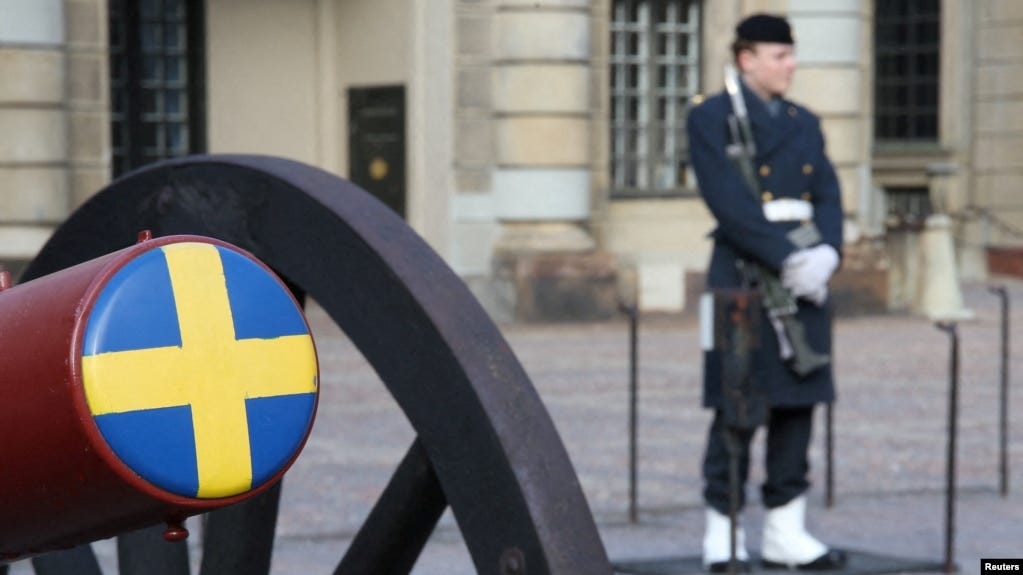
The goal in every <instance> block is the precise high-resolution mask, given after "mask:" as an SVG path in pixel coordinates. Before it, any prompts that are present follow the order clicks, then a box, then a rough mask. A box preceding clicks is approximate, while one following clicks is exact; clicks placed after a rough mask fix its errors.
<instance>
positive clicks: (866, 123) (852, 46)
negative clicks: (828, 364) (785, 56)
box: [788, 0, 889, 309]
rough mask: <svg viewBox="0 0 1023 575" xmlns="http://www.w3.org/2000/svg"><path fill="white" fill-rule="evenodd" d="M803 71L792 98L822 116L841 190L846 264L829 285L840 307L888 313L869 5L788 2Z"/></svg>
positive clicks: (853, 0)
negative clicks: (875, 174)
mask: <svg viewBox="0 0 1023 575" xmlns="http://www.w3.org/2000/svg"><path fill="white" fill-rule="evenodd" d="M788 15H789V19H790V21H791V23H792V27H793V34H794V35H795V37H796V53H797V58H798V60H799V69H798V70H797V72H796V79H795V83H794V85H793V87H792V90H791V92H790V96H791V97H792V99H793V100H795V101H797V102H801V103H804V104H806V105H807V106H808V107H809V108H810V109H811V110H813V111H814V112H815V113H817V114H818V115H820V117H821V125H822V127H823V130H824V136H825V138H826V139H827V151H828V155H829V156H830V158H831V161H832V163H833V164H834V165H835V170H836V172H837V173H838V179H839V182H840V183H841V186H842V204H843V208H844V210H845V242H846V245H845V248H844V254H845V259H844V263H843V265H842V270H841V271H840V273H839V274H838V276H836V278H835V279H834V281H833V282H832V284H831V285H832V294H833V296H834V299H835V300H836V301H837V302H839V305H845V306H847V307H861V308H862V307H866V308H871V309H873V308H878V307H880V308H883V307H885V306H886V305H887V302H888V299H889V288H888V272H887V266H886V262H885V257H884V252H883V246H880V245H877V242H876V240H875V239H872V238H871V237H870V236H871V235H872V234H873V233H875V232H877V231H878V230H873V229H871V228H872V227H874V225H875V224H874V223H873V222H872V221H871V220H872V218H871V216H872V211H873V210H874V209H876V207H875V204H877V201H878V198H877V196H876V193H875V191H874V190H873V188H872V185H871V177H870V168H871V145H872V140H873V134H872V133H871V126H873V113H874V111H873V104H872V103H873V100H874V98H873V82H872V78H873V76H872V74H873V69H872V66H871V65H870V61H871V60H870V58H871V54H872V52H871V49H870V45H871V42H872V40H871V38H872V30H873V17H872V12H871V2H868V1H866V0H828V1H827V2H822V1H820V0H789V1H788Z"/></svg>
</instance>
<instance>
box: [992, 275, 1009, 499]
mask: <svg viewBox="0 0 1023 575" xmlns="http://www.w3.org/2000/svg"><path fill="white" fill-rule="evenodd" d="M990 291H991V293H993V294H996V295H998V296H1000V297H1001V299H1002V366H1001V376H1002V381H1001V390H1000V391H1001V393H1000V394H999V422H998V444H999V445H998V454H999V457H998V470H999V482H998V490H999V492H1000V493H1001V494H1002V497H1008V495H1009V290H1008V289H1006V288H1005V286H997V287H993V288H990Z"/></svg>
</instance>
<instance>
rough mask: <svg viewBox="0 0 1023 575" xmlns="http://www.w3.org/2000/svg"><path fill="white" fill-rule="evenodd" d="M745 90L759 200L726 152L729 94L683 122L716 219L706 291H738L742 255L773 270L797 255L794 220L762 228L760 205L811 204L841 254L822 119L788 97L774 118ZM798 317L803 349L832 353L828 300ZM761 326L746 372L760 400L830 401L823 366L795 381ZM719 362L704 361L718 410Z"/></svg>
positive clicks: (837, 201)
mask: <svg viewBox="0 0 1023 575" xmlns="http://www.w3.org/2000/svg"><path fill="white" fill-rule="evenodd" d="M743 92H744V95H745V98H746V107H747V108H748V109H749V116H750V123H751V125H752V127H753V133H754V140H755V142H756V148H757V156H756V158H755V160H754V169H755V171H756V173H757V177H758V178H759V180H760V189H761V191H762V194H761V198H759V199H758V198H756V197H754V194H753V192H751V191H750V189H749V186H748V185H747V184H746V182H745V180H744V179H743V177H742V173H741V172H740V171H739V169H738V167H737V166H736V165H735V163H734V162H733V161H732V160H731V159H730V158H729V157H728V156H727V154H726V153H725V147H726V146H727V145H728V144H729V143H730V142H731V136H730V132H729V129H728V123H727V122H728V120H727V118H728V116H729V115H730V114H731V113H732V104H731V101H730V100H729V97H728V94H726V93H720V94H717V95H715V96H712V97H710V98H708V99H707V100H706V101H704V102H703V103H702V104H700V105H699V106H696V107H695V108H693V109H692V111H691V112H690V113H689V118H688V121H687V130H688V134H689V150H690V151H689V153H690V160H691V162H692V166H693V170H694V171H695V172H696V179H697V183H698V185H699V187H700V194H701V195H702V196H703V199H704V201H705V202H706V203H707V206H708V207H709V208H710V211H711V212H712V213H713V214H714V217H715V218H716V219H717V223H718V226H717V229H715V230H714V232H713V233H712V237H713V239H714V249H713V253H712V255H711V260H710V267H709V269H708V271H707V288H708V289H716V288H729V287H739V286H740V285H741V284H742V280H741V278H740V275H739V272H738V269H737V266H736V262H737V260H739V259H740V258H741V259H744V260H747V261H756V262H759V263H760V264H761V265H763V266H765V267H766V268H768V269H770V270H773V271H774V272H778V270H779V268H780V267H781V265H782V262H783V261H784V260H785V258H786V257H788V256H789V255H790V254H791V253H792V252H793V251H795V250H796V249H797V248H796V246H794V245H793V244H792V242H790V241H789V240H788V238H787V237H786V233H787V232H788V231H789V230H791V229H793V228H796V227H798V226H799V222H798V221H792V222H770V221H768V220H767V218H766V217H765V215H764V211H763V205H762V204H763V202H766V201H770V200H772V199H780V198H795V199H803V200H807V201H809V202H811V203H812V204H813V207H814V221H815V223H816V224H817V227H818V228H819V229H820V231H821V234H822V235H823V236H824V241H825V242H826V243H828V244H830V245H831V246H832V247H834V248H835V250H836V251H838V252H839V253H841V247H842V206H841V195H840V192H839V186H838V179H837V178H836V177H835V170H834V168H833V167H832V165H831V162H830V161H829V160H828V158H827V157H826V156H825V152H824V136H823V134H822V133H821V128H820V120H819V119H818V118H817V116H815V115H814V114H812V113H811V112H810V111H808V110H807V109H806V108H803V107H801V106H799V105H796V104H794V103H792V102H789V101H787V100H781V101H780V104H781V108H780V110H779V112H778V113H777V114H776V115H774V116H772V115H771V114H770V113H769V112H768V109H767V105H766V104H765V103H764V101H763V100H761V99H760V98H758V97H757V96H756V95H754V94H753V92H751V91H750V90H749V89H747V88H746V87H745V86H743ZM797 317H798V319H799V320H800V321H801V322H802V323H803V325H804V326H805V329H806V334H807V339H808V341H809V342H810V346H811V347H813V348H814V349H815V350H816V351H818V352H821V353H831V309H830V302H828V303H825V305H824V306H822V307H818V306H816V305H815V304H813V303H811V302H808V301H802V300H800V302H799V312H798V314H797ZM761 325H762V329H761V333H762V335H763V337H762V347H761V351H760V352H759V353H758V354H757V356H756V357H755V358H754V369H755V374H756V377H758V381H759V382H761V384H762V385H763V386H764V388H765V390H766V392H767V399H768V404H769V405H772V406H799V405H811V404H813V403H818V402H830V401H832V400H833V399H834V397H835V390H834V383H833V376H832V370H831V367H830V366H829V367H827V368H821V369H819V370H817V371H815V372H813V373H811V374H810V375H809V376H808V377H806V378H805V379H800V378H799V377H797V376H796V375H795V374H794V373H793V372H792V371H791V370H790V369H789V368H788V367H787V366H786V365H785V364H784V363H783V362H782V361H781V359H780V358H779V354H778V339H777V337H776V335H775V333H774V330H773V329H771V327H770V324H769V323H768V322H767V319H766V317H765V318H764V322H763V323H762V324H761ZM832 357H834V356H832ZM720 361H721V358H720V354H719V353H718V352H716V351H710V352H707V353H706V354H705V356H704V405H705V406H706V407H720V402H721V363H720Z"/></svg>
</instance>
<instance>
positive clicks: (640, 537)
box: [12, 280, 1023, 575]
mask: <svg viewBox="0 0 1023 575" xmlns="http://www.w3.org/2000/svg"><path fill="white" fill-rule="evenodd" d="M1002 283H1004V284H1005V285H1007V286H1008V287H1009V290H1010V294H1011V295H1012V297H1013V298H1014V300H1015V301H1020V300H1023V282H1018V281H1013V280H1006V281H1005V282H1002ZM987 285H988V284H984V285H979V284H978V285H968V286H965V287H964V298H965V300H966V303H967V306H968V307H969V308H970V309H971V310H973V312H974V313H975V314H976V317H975V319H973V320H971V321H965V322H961V323H960V324H959V333H960V343H961V347H962V349H961V372H960V381H961V389H960V398H961V405H960V414H959V428H960V437H959V448H958V451H957V454H958V466H957V478H958V485H959V497H958V498H957V504H956V521H955V525H956V528H957V531H956V539H955V557H956V560H957V563H958V565H959V568H960V570H961V571H962V572H964V573H979V561H978V560H979V558H981V557H1023V441H1021V439H1020V438H1021V437H1023V421H1021V419H1020V418H1021V417H1023V415H1019V414H1023V388H1021V387H1020V385H1019V384H1018V383H1016V382H1018V381H1019V378H1020V377H1021V376H1020V375H1019V374H1023V354H1018V353H1017V354H1014V355H1015V357H1013V358H1012V359H1011V361H1010V373H1011V374H1013V378H1014V379H1015V381H1016V382H1014V383H1013V385H1012V390H1011V391H1010V412H1011V413H1013V414H1016V421H1015V422H1013V424H1012V429H1011V433H1010V437H1011V438H1012V439H1011V442H1010V460H1011V461H1012V462H1013V464H1012V465H1011V477H1010V482H1009V484H1010V494H1009V496H1008V497H1007V498H1003V497H1002V496H1000V494H999V493H998V484H999V476H998V459H999V458H998V445H999V443H998V413H999V412H998V405H999V365H1000V364H999V361H1000V356H999V325H1000V313H999V300H998V298H996V297H995V296H993V295H991V294H990V293H988V291H987ZM309 316H310V321H311V323H312V324H313V326H314V330H315V331H316V334H317V344H318V349H319V353H320V360H321V370H322V373H323V388H322V399H321V405H320V410H319V414H318V416H317V423H316V427H315V430H314V432H313V436H312V438H311V440H310V442H309V444H308V445H307V447H306V449H305V451H304V453H303V454H302V456H301V457H300V458H299V460H298V462H297V463H296V465H295V466H294V467H293V468H292V470H291V471H290V472H289V474H288V476H287V477H286V479H285V487H284V497H283V501H282V511H281V517H280V524H279V534H278V538H277V542H276V548H275V554H274V564H273V573H275V574H306V573H310V574H311V573H329V572H332V571H333V569H334V567H335V566H336V564H337V562H338V560H339V559H340V557H341V556H342V555H343V553H344V550H345V548H346V546H347V545H348V543H349V541H350V538H351V537H352V535H353V534H354V533H355V531H356V530H357V529H358V526H359V525H361V523H362V521H363V520H364V518H365V516H366V514H367V512H368V510H369V509H370V507H371V506H372V504H373V502H374V501H375V500H376V497H377V495H378V494H379V493H380V491H381V490H382V489H383V486H384V484H385V483H386V481H387V479H388V478H389V477H390V475H391V473H392V472H393V471H394V468H395V466H396V465H397V462H398V461H399V460H400V458H401V457H402V455H403V454H404V452H405V450H406V449H407V447H408V445H409V444H410V443H411V441H412V439H413V432H412V429H411V427H410V426H409V424H408V423H407V421H406V420H405V418H404V416H403V415H402V413H401V412H400V410H399V409H398V408H397V406H396V404H395V403H394V402H393V400H392V399H391V398H390V396H389V395H388V394H387V392H386V390H385V388H384V387H383V385H382V384H381V383H380V382H379V380H378V379H377V378H376V376H375V374H374V373H373V372H372V370H371V369H370V368H369V367H368V366H367V364H366V363H365V361H364V360H363V359H362V357H361V356H360V355H359V354H358V352H356V351H355V350H354V348H353V347H352V345H351V344H350V343H349V342H348V340H347V339H346V338H345V337H344V335H343V334H342V333H341V332H340V331H339V330H338V329H337V328H336V327H335V326H334V325H333V324H332V323H331V322H330V320H329V318H327V317H326V315H325V314H324V313H323V312H322V310H320V309H319V308H318V307H316V306H315V305H313V306H311V307H310V310H309ZM1012 319H1013V322H1012V326H1013V329H1012V341H1014V342H1019V341H1023V305H1019V304H1017V305H1016V306H1014V311H1013V313H1012ZM696 327H697V326H696V322H695V320H693V319H692V318H679V317H670V318H669V317H648V318H644V319H643V321H642V324H641V326H640V332H639V385H640V402H639V413H640V418H639V419H640V424H639V437H640V439H639V453H640V463H639V476H640V481H639V503H640V520H639V523H638V524H636V525H632V524H630V523H629V522H628V518H627V516H628V513H627V509H628V468H627V465H628V463H627V460H628V457H627V454H628V441H627V438H628V430H627V409H628V373H629V356H628V325H627V323H626V322H625V320H624V319H622V320H620V321H610V322H606V323H598V324H572V325H545V326H523V325H509V326H504V327H503V328H502V329H503V331H504V333H505V336H506V337H507V339H508V340H509V342H510V343H511V345H512V347H513V349H514V350H515V352H516V354H517V355H518V357H519V359H520V361H521V362H522V364H523V365H524V366H525V368H526V371H527V372H528V373H529V375H530V377H531V378H532V380H533V382H534V384H535V385H536V387H537V389H538V390H539V392H540V395H541V396H542V398H543V400H544V402H545V404H546V406H547V408H548V409H549V411H550V413H551V415H552V417H553V419H554V421H555V424H556V425H557V427H558V429H559V431H560V432H561V435H562V438H563V440H564V442H565V444H566V446H567V449H568V451H569V453H570V455H571V458H572V461H573V464H574V465H575V467H576V470H577V471H578V473H579V476H580V479H581V483H582V486H583V489H584V491H585V494H586V496H587V498H588V500H589V503H590V506H591V508H592V510H593V512H594V515H595V517H596V519H597V522H598V526H599V528H600V533H601V536H602V538H603V541H604V543H605V546H606V547H607V550H608V554H609V555H610V556H611V557H612V559H626V558H628V559H635V558H653V557H666V556H678V555H696V554H697V553H698V552H699V540H700V536H701V533H702V523H703V513H702V505H701V501H700V486H701V483H700V479H699V462H700V457H701V452H702V447H703V441H704V433H705V429H706V426H707V425H708V423H709V414H708V413H707V412H706V411H704V410H702V409H700V408H699V407H698V405H699V396H700V383H699V382H700V374H701V366H700V357H699V351H698V334H697V329H696ZM835 332H836V342H837V353H836V357H835V368H836V372H837V378H838V386H839V395H840V397H839V402H838V403H837V404H836V406H835V410H834V428H835V452H834V454H835V459H834V461H835V463H834V475H835V478H836V479H835V491H834V494H835V505H834V506H833V507H832V508H830V509H826V508H825V507H824V505H823V495H824V489H823V486H824V477H825V474H824V470H825V465H824V450H823V445H824V443H823V440H822V439H823V434H822V433H818V434H817V437H816V440H815V443H814V447H813V451H812V455H811V462H812V463H813V469H812V478H813V481H814V485H815V487H814V488H813V490H812V492H811V494H810V516H809V519H808V522H809V524H810V527H811V530H812V531H813V532H814V533H815V534H817V535H818V536H819V537H820V538H822V539H824V540H826V541H827V542H829V543H831V544H833V545H836V546H840V547H846V548H855V549H862V550H867V551H875V552H882V553H890V554H894V555H900V556H904V557H915V558H921V559H927V560H930V561H937V562H940V561H942V560H943V558H944V505H945V494H944V484H945V464H946V457H945V453H946V427H947V422H946V417H947V409H948V389H949V372H948V367H949V338H948V336H947V335H946V334H945V333H943V332H941V331H939V330H938V329H936V328H935V326H934V325H933V324H932V323H931V322H929V321H927V320H925V319H922V318H919V317H913V316H909V315H885V316H869V317H856V318H844V319H840V320H839V321H837V322H836V326H835ZM1013 347H1014V348H1018V344H1014V346H1013ZM820 411H821V412H820V413H818V427H817V430H818V431H822V430H823V410H820ZM761 454H762V449H761V448H760V446H759V444H758V445H757V450H756V451H755V453H754V457H757V458H759V456H760V455H761ZM762 477H763V475H762V466H759V465H754V467H753V469H752V479H753V481H752V482H751V484H750V497H751V500H752V501H754V502H755V501H756V499H757V489H756V487H757V484H758V483H759V481H760V480H762ZM746 515H747V517H746V520H747V533H748V538H749V544H750V547H751V548H752V549H757V548H758V545H759V542H760V536H759V531H760V530H759V526H760V524H761V521H762V517H763V513H762V510H761V508H760V507H759V506H757V505H755V504H754V505H751V507H750V508H749V509H748V510H747V513H746ZM193 527H194V525H193ZM193 539H198V537H193ZM97 549H98V552H99V555H100V558H101V560H102V562H103V563H104V564H107V565H110V564H112V563H113V562H114V559H113V555H114V552H113V545H112V544H111V543H110V542H104V543H101V544H99V545H97ZM28 572H29V571H28V570H27V569H25V568H24V567H20V568H15V569H13V570H12V573H15V574H17V573H28ZM109 572H112V571H109ZM474 572H475V571H474V569H473V567H472V563H471V560H470V558H469V556H468V553H467V551H466V549H465V547H464V545H463V543H462V541H461V537H460V535H459V532H458V529H457V526H456V525H455V522H454V521H453V519H452V518H451V516H450V513H448V514H446V515H445V517H444V518H443V519H442V521H441V525H440V526H439V528H438V530H437V531H436V532H435V534H434V536H433V537H432V539H431V540H430V542H429V544H428V545H427V547H426V550H425V552H424V554H423V556H422V557H421V559H420V561H419V563H418V564H417V566H416V568H415V570H414V573H415V574H416V575H441V574H444V575H459V574H470V573H474Z"/></svg>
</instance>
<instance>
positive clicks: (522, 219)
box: [492, 0, 616, 320]
mask: <svg viewBox="0 0 1023 575" xmlns="http://www.w3.org/2000/svg"><path fill="white" fill-rule="evenodd" d="M496 9H497V12H496V16H495V22H496V34H495V50H494V52H495V53H494V62H495V64H494V69H493V90H492V94H493V109H494V119H495V120H494V129H495V134H496V135H495V139H496V146H495V148H496V150H495V154H496V161H495V172H494V184H493V185H494V196H495V204H496V207H495V211H496V215H497V219H498V221H499V222H500V224H501V235H500V237H499V239H498V241H497V245H496V248H495V252H496V253H495V265H496V270H495V275H496V279H497V280H498V282H499V284H500V283H506V285H507V287H508V289H506V290H504V293H506V294H507V296H508V298H509V301H508V302H507V303H508V305H509V306H510V307H511V308H512V309H513V316H514V317H515V318H517V319H521V320H530V319H590V318H597V317H607V316H609V315H610V314H612V313H614V309H615V305H616V303H615V293H616V290H615V275H614V264H613V261H612V259H611V258H610V256H609V255H608V254H606V253H604V252H601V251H599V250H597V246H596V243H595V241H594V239H593V237H592V236H591V235H590V234H589V233H588V232H587V230H586V229H584V226H585V225H586V224H587V223H588V220H589V217H590V206H591V192H590V189H591V185H590V165H591V158H590V150H591V142H590V140H591V138H593V137H595V135H594V134H592V130H591V109H592V105H591V96H590V60H591V42H590V40H591V39H590V30H591V25H592V22H591V10H592V7H591V6H590V2H589V0H548V1H546V2H535V1H532V0H529V1H527V0H497V2H496Z"/></svg>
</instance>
